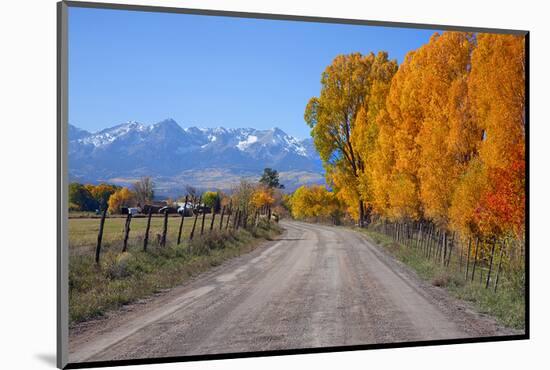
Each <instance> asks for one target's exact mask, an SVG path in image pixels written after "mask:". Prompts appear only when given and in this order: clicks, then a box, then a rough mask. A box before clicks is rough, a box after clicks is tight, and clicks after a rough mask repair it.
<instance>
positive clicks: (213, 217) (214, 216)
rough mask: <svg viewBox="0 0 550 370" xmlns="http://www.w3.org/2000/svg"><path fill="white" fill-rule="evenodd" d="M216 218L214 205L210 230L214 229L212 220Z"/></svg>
mask: <svg viewBox="0 0 550 370" xmlns="http://www.w3.org/2000/svg"><path fill="white" fill-rule="evenodd" d="M215 219H216V211H214V207H212V220H211V221H210V232H212V230H213V229H214V220H215Z"/></svg>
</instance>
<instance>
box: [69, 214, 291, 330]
mask: <svg viewBox="0 0 550 370" xmlns="http://www.w3.org/2000/svg"><path fill="white" fill-rule="evenodd" d="M219 220H220V218H219V216H218V215H217V216H216V220H215V221H216V223H215V228H214V231H213V232H210V221H211V216H210V215H207V216H206V217H205V232H204V235H203V236H202V237H201V235H200V228H201V222H202V216H200V217H199V218H198V219H197V227H196V230H195V237H194V238H193V241H189V234H190V232H191V228H192V226H193V222H194V217H193V218H192V217H189V218H188V217H186V218H185V222H184V227H183V234H182V235H183V237H182V243H181V244H180V245H177V243H176V241H177V234H178V229H179V223H180V221H181V217H180V216H177V215H175V216H171V217H169V218H168V232H167V243H166V246H165V247H161V246H160V245H159V243H158V242H157V236H156V235H157V234H160V233H162V228H163V222H164V217H162V216H160V215H159V216H155V217H153V218H152V219H151V229H150V235H149V240H150V243H149V245H148V248H147V251H146V252H144V251H143V237H144V233H145V228H146V224H147V218H145V217H144V218H133V219H132V222H131V227H130V229H131V231H130V237H129V240H128V250H127V252H125V253H122V244H123V238H124V223H125V218H123V217H110V218H107V219H105V225H104V231H103V243H102V248H101V258H100V263H99V264H96V263H95V261H94V254H95V247H96V243H97V234H98V231H99V223H100V219H99V218H71V219H69V252H70V253H69V320H70V323H71V325H74V324H76V323H78V322H80V321H85V320H89V319H92V318H95V317H98V316H102V315H103V314H105V312H106V311H108V310H111V309H116V308H118V307H120V306H122V305H124V304H127V303H131V302H134V301H136V300H138V299H141V298H144V297H147V296H149V295H151V294H154V293H156V292H159V291H162V290H163V289H167V288H171V287H174V286H176V285H178V284H181V283H182V282H184V281H185V280H187V279H188V278H189V277H191V276H193V275H196V274H198V273H200V272H202V271H205V270H207V269H208V268H210V267H212V266H216V265H219V264H220V263H222V262H223V261H224V260H226V259H228V258H232V257H235V256H238V255H240V254H242V253H247V252H249V251H251V250H252V249H254V248H255V247H256V246H257V245H259V242H260V241H262V240H269V239H271V238H273V237H274V236H275V235H277V234H278V233H280V232H281V230H280V228H279V227H278V225H277V224H275V223H273V222H272V223H268V222H267V221H265V220H262V221H261V222H260V223H259V225H258V226H257V227H251V228H249V229H247V230H245V229H243V228H240V229H239V230H233V229H231V228H230V229H229V230H225V222H224V230H222V231H219ZM225 220H226V218H225Z"/></svg>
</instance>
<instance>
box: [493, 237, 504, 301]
mask: <svg viewBox="0 0 550 370" xmlns="http://www.w3.org/2000/svg"><path fill="white" fill-rule="evenodd" d="M505 247H506V243H502V244H501V245H500V257H499V260H498V268H497V276H496V279H495V290H494V292H495V293H496V292H497V287H498V279H499V278H500V267H501V266H502V257H504V253H503V252H504V248H505Z"/></svg>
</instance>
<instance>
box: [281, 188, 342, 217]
mask: <svg viewBox="0 0 550 370" xmlns="http://www.w3.org/2000/svg"><path fill="white" fill-rule="evenodd" d="M289 203H290V208H291V213H292V216H293V217H294V218H297V219H310V218H315V219H318V220H321V219H324V220H327V219H329V218H335V217H337V216H338V214H339V213H340V202H339V201H338V199H337V198H336V196H335V194H334V193H333V192H330V191H328V190H327V189H326V188H325V187H324V186H322V185H313V186H305V185H304V186H301V187H299V188H298V189H296V191H295V192H294V193H293V194H292V196H291V197H290V200H289Z"/></svg>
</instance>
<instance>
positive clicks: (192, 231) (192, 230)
mask: <svg viewBox="0 0 550 370" xmlns="http://www.w3.org/2000/svg"><path fill="white" fill-rule="evenodd" d="M201 200H202V195H201V196H200V197H199V205H200V204H201ZM195 211H196V210H195V205H193V212H195ZM198 218H199V213H198V212H195V221H193V228H192V229H191V234H189V240H193V236H195V228H196V227H197V219H198Z"/></svg>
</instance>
